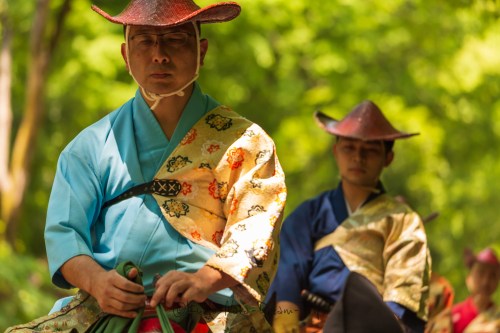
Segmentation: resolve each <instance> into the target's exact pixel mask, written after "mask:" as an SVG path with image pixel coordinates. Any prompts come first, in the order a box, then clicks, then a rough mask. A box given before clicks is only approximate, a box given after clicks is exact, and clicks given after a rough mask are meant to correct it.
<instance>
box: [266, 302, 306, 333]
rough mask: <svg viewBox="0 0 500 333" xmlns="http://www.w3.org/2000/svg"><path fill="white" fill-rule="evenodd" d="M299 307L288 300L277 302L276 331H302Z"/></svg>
mask: <svg viewBox="0 0 500 333" xmlns="http://www.w3.org/2000/svg"><path fill="white" fill-rule="evenodd" d="M299 314H300V310H299V307H298V306H297V305H296V304H294V303H292V302H288V301H280V302H278V303H276V311H275V313H274V319H273V329H274V331H275V332H276V333H300V332H301V331H302V330H301V327H300V321H299Z"/></svg>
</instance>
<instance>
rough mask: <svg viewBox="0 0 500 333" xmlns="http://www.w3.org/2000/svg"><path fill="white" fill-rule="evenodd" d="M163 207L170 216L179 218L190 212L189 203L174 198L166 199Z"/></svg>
mask: <svg viewBox="0 0 500 333" xmlns="http://www.w3.org/2000/svg"><path fill="white" fill-rule="evenodd" d="M162 207H163V209H164V210H165V212H166V213H167V214H168V216H170V217H174V216H175V217H177V218H178V217H181V216H182V215H186V214H187V213H188V212H189V206H188V205H186V204H185V203H183V202H180V201H177V200H174V199H169V200H165V202H164V203H163V205H162Z"/></svg>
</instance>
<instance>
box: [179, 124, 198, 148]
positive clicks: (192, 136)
mask: <svg viewBox="0 0 500 333" xmlns="http://www.w3.org/2000/svg"><path fill="white" fill-rule="evenodd" d="M197 136H198V132H197V131H196V128H192V129H190V130H189V132H187V134H186V135H185V136H184V138H182V140H181V145H183V146H184V145H188V144H190V143H191V142H193V141H194V140H195V139H196V137H197Z"/></svg>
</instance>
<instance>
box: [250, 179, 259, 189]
mask: <svg viewBox="0 0 500 333" xmlns="http://www.w3.org/2000/svg"><path fill="white" fill-rule="evenodd" d="M250 184H252V187H253V188H262V180H260V179H255V178H254V179H252V180H251V181H250Z"/></svg>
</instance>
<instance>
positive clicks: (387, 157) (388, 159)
mask: <svg viewBox="0 0 500 333" xmlns="http://www.w3.org/2000/svg"><path fill="white" fill-rule="evenodd" d="M393 160H394V151H393V150H391V151H390V152H388V153H387V154H385V163H384V166H385V167H388V166H389V165H391V163H392V161H393Z"/></svg>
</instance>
